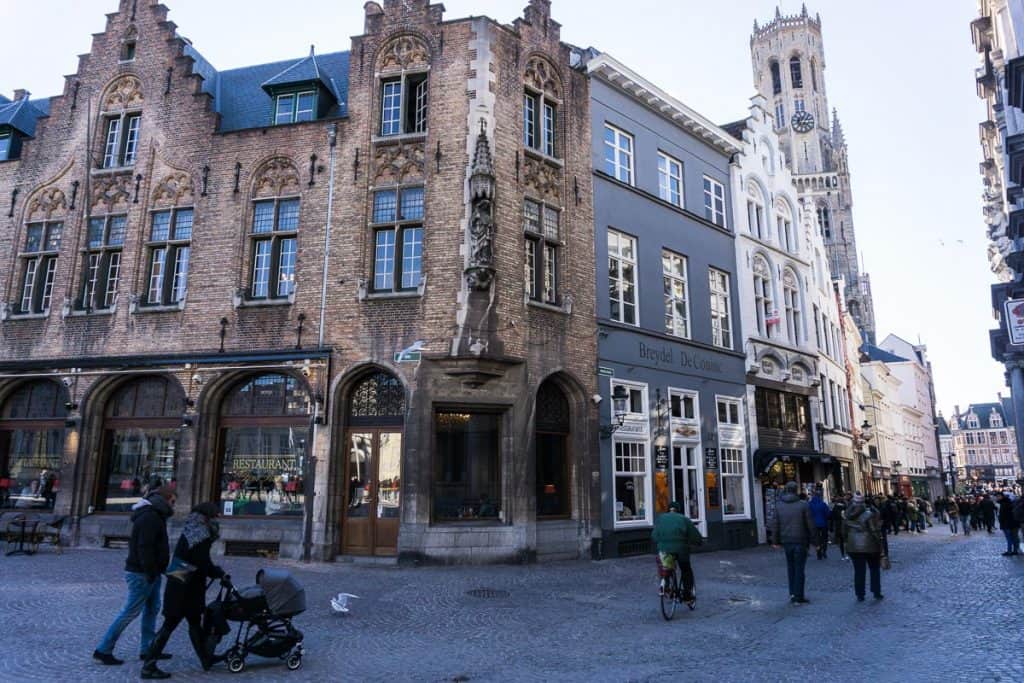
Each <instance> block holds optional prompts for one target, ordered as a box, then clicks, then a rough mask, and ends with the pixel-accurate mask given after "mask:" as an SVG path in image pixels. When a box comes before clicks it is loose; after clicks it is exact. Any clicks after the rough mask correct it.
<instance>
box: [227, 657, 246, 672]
mask: <svg viewBox="0 0 1024 683" xmlns="http://www.w3.org/2000/svg"><path fill="white" fill-rule="evenodd" d="M244 668H245V660H244V659H242V658H241V657H239V656H237V655H233V656H231V657H228V671H230V672H231V673H233V674H237V673H242V669H244Z"/></svg>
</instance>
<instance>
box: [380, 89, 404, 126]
mask: <svg viewBox="0 0 1024 683" xmlns="http://www.w3.org/2000/svg"><path fill="white" fill-rule="evenodd" d="M381 93H382V96H381V110H382V113H381V125H380V133H381V135H398V134H400V133H401V132H402V82H401V81H388V82H387V83H384V84H383V86H382V88H381Z"/></svg>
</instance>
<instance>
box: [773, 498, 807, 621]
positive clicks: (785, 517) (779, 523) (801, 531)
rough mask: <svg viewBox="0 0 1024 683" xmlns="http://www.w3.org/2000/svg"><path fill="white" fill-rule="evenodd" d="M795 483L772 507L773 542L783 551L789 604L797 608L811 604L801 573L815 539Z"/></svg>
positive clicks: (805, 565) (805, 506)
mask: <svg viewBox="0 0 1024 683" xmlns="http://www.w3.org/2000/svg"><path fill="white" fill-rule="evenodd" d="M797 490H798V487H797V483H796V482H795V481H791V482H788V483H787V484H786V491H785V493H783V494H782V496H781V497H780V498H779V501H778V502H777V503H776V504H775V517H774V518H772V539H774V542H775V544H776V545H775V547H776V548H778V547H779V544H781V545H782V547H783V548H784V549H785V551H786V572H787V574H788V577H789V600H790V602H792V603H794V604H796V605H804V604H807V603H808V602H810V600H808V599H807V598H806V597H805V596H804V570H805V569H806V567H807V548H808V547H809V546H810V544H811V540H812V539H813V538H814V522H813V521H811V510H810V508H809V507H808V506H807V501H804V500H800V496H798V495H797Z"/></svg>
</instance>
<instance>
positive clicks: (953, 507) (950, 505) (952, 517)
mask: <svg viewBox="0 0 1024 683" xmlns="http://www.w3.org/2000/svg"><path fill="white" fill-rule="evenodd" d="M946 513H947V514H948V515H949V530H950V532H951V533H952V534H953V535H954V536H956V525H957V522H959V521H960V508H959V506H957V504H956V499H954V498H950V499H949V501H948V502H947V503H946Z"/></svg>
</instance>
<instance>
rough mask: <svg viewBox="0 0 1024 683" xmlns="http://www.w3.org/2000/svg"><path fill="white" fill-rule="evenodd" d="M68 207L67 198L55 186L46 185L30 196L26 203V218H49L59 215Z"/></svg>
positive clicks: (32, 219) (33, 219) (30, 219)
mask: <svg viewBox="0 0 1024 683" xmlns="http://www.w3.org/2000/svg"><path fill="white" fill-rule="evenodd" d="M67 209H68V202H67V198H66V197H65V196H64V193H63V192H62V191H60V190H59V189H58V188H56V187H48V188H46V189H45V190H43V191H42V192H40V193H38V194H37V195H36V196H35V197H33V198H32V201H30V202H29V204H28V220H29V221H35V220H49V219H50V218H53V217H54V216H55V215H56V216H61V215H63V214H64V212H66V211H67Z"/></svg>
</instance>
